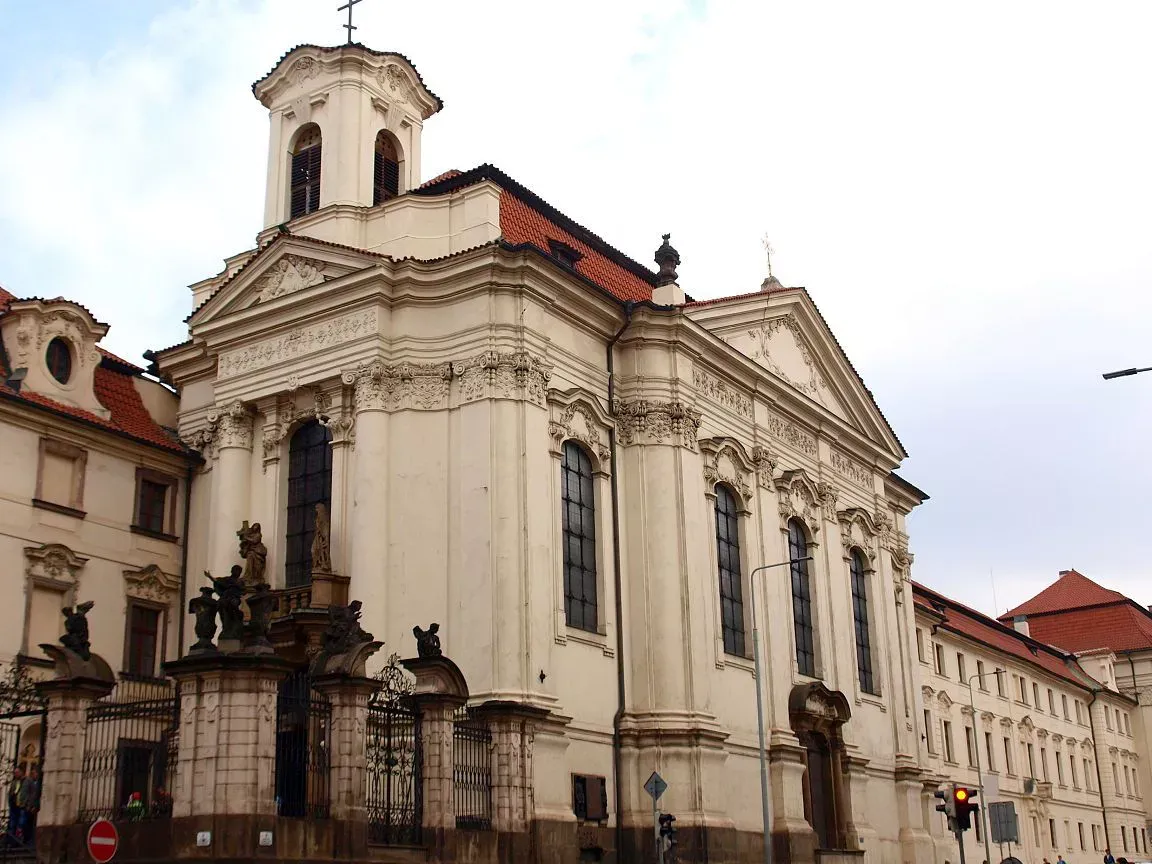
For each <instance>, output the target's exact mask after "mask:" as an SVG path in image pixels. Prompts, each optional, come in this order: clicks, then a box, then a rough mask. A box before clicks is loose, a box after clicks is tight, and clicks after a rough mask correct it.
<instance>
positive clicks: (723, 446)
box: [700, 438, 752, 501]
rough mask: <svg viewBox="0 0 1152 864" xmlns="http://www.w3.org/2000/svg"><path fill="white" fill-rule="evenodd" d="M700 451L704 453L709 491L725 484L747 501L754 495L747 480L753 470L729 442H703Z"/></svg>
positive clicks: (713, 440)
mask: <svg viewBox="0 0 1152 864" xmlns="http://www.w3.org/2000/svg"><path fill="white" fill-rule="evenodd" d="M700 449H701V451H703V453H704V482H705V483H706V484H707V487H708V491H709V492H711V491H712V490H713V489H714V488H715V486H716V484H717V483H725V484H727V485H728V486H730V487H731V488H733V489H735V490H736V491H737V492H739V493H740V496H741V497H742V498H743V499H744V500H745V501H747V500H748V499H749V498H750V497H751V495H752V486H751V484H750V483H749V482H748V480H747V479H746V478H747V475H748V474H750V473H751V470H752V469H751V467H750V466H747V465H746V463H745V461H744V458H743V456H742V455H741V454H740V452H739V450H737V448H736V447H735V446H733V444H732V443H730V442H728V441H724V440H723V439H719V440H718V439H714V438H713V439H708V440H706V441H701V442H700Z"/></svg>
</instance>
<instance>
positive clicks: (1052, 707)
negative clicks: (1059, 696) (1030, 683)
mask: <svg viewBox="0 0 1152 864" xmlns="http://www.w3.org/2000/svg"><path fill="white" fill-rule="evenodd" d="M1048 713H1049V714H1055V713H1056V694H1054V693H1053V692H1052V688H1051V687H1049V688H1048Z"/></svg>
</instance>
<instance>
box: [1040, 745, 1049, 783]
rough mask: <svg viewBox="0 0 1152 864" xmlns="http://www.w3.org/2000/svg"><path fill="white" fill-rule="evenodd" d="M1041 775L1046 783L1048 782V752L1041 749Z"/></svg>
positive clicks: (1045, 749)
mask: <svg viewBox="0 0 1152 864" xmlns="http://www.w3.org/2000/svg"><path fill="white" fill-rule="evenodd" d="M1040 773H1041V774H1042V775H1043V776H1044V782H1045V783H1047V782H1048V750H1047V748H1044V747H1041V748H1040Z"/></svg>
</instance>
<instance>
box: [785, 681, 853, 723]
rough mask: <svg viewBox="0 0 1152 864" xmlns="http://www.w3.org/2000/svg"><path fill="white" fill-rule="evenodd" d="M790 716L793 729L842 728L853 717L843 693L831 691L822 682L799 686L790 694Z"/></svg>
mask: <svg viewBox="0 0 1152 864" xmlns="http://www.w3.org/2000/svg"><path fill="white" fill-rule="evenodd" d="M788 714H789V716H790V717H791V720H792V726H793V728H794V729H795V728H800V729H803V728H812V727H819V726H833V727H834V726H840V725H841V724H843V723H847V722H848V720H850V719H851V717H852V710H851V708H850V707H849V705H848V700H847V699H846V698H845V697H844V694H843V693H840V692H839V691H835V690H829V689H828V688H827V687H826V686H825V685H824V683H823V682H822V681H813V682H811V683H810V684H797V685H796V686H795V687H793V688H792V692H791V693H789V694H788Z"/></svg>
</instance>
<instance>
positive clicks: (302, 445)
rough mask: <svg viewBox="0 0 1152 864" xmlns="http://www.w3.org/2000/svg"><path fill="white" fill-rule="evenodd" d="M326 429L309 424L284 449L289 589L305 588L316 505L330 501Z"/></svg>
mask: <svg viewBox="0 0 1152 864" xmlns="http://www.w3.org/2000/svg"><path fill="white" fill-rule="evenodd" d="M330 442H331V435H330V434H329V432H328V429H327V428H326V427H324V426H321V425H320V424H319V423H318V422H317V421H315V420H309V421H308V422H307V423H305V424H304V425H303V426H301V427H300V428H299V429H297V430H296V432H295V433H294V434H293V435H292V441H291V443H290V444H289V445H288V535H287V540H288V544H287V549H286V550H285V555H284V580H285V583H286V584H287V585H288V587H289V588H294V587H296V586H297V585H307V584H308V582H309V581H310V580H311V578H312V532H313V531H314V530H315V528H316V505H317V504H323V505H324V506H325V507H328V508H329V509H330V506H331V501H332V445H331V443H330Z"/></svg>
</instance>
